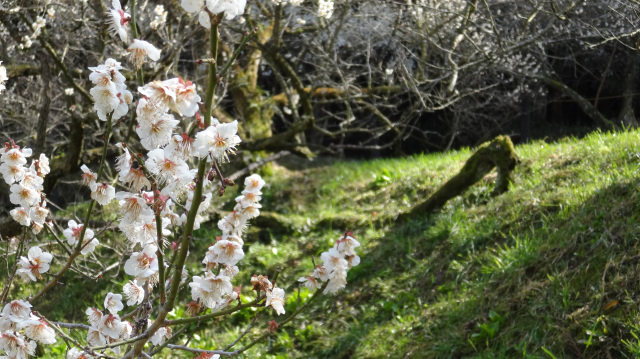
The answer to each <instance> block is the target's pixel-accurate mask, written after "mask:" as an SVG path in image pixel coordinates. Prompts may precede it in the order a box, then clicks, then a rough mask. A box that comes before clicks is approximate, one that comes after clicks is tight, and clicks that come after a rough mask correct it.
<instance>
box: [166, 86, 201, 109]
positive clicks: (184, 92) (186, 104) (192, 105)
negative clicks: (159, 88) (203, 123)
mask: <svg viewBox="0 0 640 359" xmlns="http://www.w3.org/2000/svg"><path fill="white" fill-rule="evenodd" d="M163 83H164V84H166V85H167V86H168V87H169V88H170V89H172V90H173V92H174V93H175V100H174V101H173V102H169V108H171V110H173V111H174V112H176V113H178V114H180V115H182V116H185V117H192V116H194V115H195V114H196V112H197V111H198V102H200V100H201V99H200V96H199V95H198V93H197V92H196V85H195V84H194V83H192V82H191V81H186V82H185V81H184V80H183V79H181V78H179V77H177V78H172V79H169V80H166V81H163Z"/></svg>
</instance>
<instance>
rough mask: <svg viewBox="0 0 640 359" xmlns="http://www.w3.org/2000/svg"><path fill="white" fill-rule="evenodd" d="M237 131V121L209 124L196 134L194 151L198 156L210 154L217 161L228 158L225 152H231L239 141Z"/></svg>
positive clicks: (202, 156)
mask: <svg viewBox="0 0 640 359" xmlns="http://www.w3.org/2000/svg"><path fill="white" fill-rule="evenodd" d="M237 132H238V121H233V122H231V123H221V124H218V125H212V126H209V127H207V128H206V129H205V130H204V131H200V132H198V133H197V134H196V140H195V141H194V143H193V149H194V152H195V153H196V154H197V155H198V156H199V157H200V158H204V157H207V156H209V155H210V156H211V157H213V158H214V159H216V160H218V161H224V160H228V157H227V154H228V153H230V152H231V153H233V152H234V151H235V148H236V146H237V145H239V144H240V142H241V140H240V137H239V136H238V135H237Z"/></svg>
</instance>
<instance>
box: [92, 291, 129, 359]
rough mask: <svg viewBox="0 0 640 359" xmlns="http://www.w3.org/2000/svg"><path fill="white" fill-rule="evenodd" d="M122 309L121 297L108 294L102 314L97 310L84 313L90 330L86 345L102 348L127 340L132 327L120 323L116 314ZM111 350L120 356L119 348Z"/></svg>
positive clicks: (122, 322)
mask: <svg viewBox="0 0 640 359" xmlns="http://www.w3.org/2000/svg"><path fill="white" fill-rule="evenodd" d="M123 308H124V305H123V304H122V295H120V294H113V293H108V294H107V296H106V297H105V299H104V312H102V311H100V310H99V309H97V308H87V310H86V311H85V313H86V315H87V318H88V321H89V325H90V328H89V330H88V332H87V343H88V344H89V345H91V346H102V345H107V344H111V343H114V342H118V341H121V340H125V339H128V338H129V336H131V332H132V331H133V327H132V326H131V323H129V322H128V321H122V320H121V319H120V316H119V315H118V312H119V311H121V310H122V309H123ZM112 350H113V351H114V352H115V353H116V354H120V347H119V346H115V347H113V348H112Z"/></svg>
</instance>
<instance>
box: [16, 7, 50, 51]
mask: <svg viewBox="0 0 640 359" xmlns="http://www.w3.org/2000/svg"><path fill="white" fill-rule="evenodd" d="M54 14H55V12H54ZM46 25H47V20H46V19H45V18H43V17H42V16H38V17H36V19H35V21H34V22H33V23H32V24H31V29H32V30H33V32H32V33H31V35H29V36H26V35H25V36H23V37H22V43H21V44H20V45H18V47H19V48H20V49H28V48H30V47H31V45H33V41H32V40H35V39H36V38H37V37H38V36H40V33H42V29H44V27H45V26H46Z"/></svg>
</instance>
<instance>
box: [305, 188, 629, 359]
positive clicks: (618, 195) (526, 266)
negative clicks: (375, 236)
mask: <svg viewBox="0 0 640 359" xmlns="http://www.w3.org/2000/svg"><path fill="white" fill-rule="evenodd" d="M639 184H640V180H638V179H634V180H632V181H630V182H623V183H616V184H613V185H610V186H608V187H605V188H602V189H600V190H597V191H596V192H594V193H593V194H592V196H591V197H590V198H588V199H587V200H585V201H583V202H582V203H580V204H579V205H574V206H571V207H568V208H567V207H566V206H564V207H563V206H562V205H561V204H560V205H558V203H556V202H557V201H556V200H555V199H553V198H549V201H550V203H549V205H548V206H547V205H545V203H542V204H541V205H538V206H535V207H524V206H515V205H511V204H510V203H509V202H510V201H514V200H515V199H517V197H518V196H519V195H522V194H518V193H511V194H509V195H507V196H503V197H501V198H498V199H496V202H494V203H488V204H487V205H486V207H487V208H486V209H484V210H486V211H489V212H491V211H492V212H493V213H494V214H495V215H494V216H489V215H486V216H481V217H480V218H478V219H475V218H469V222H468V223H464V224H461V223H459V219H460V218H461V217H460V216H458V214H460V213H461V212H463V211H462V210H461V209H456V208H452V207H448V208H445V210H444V211H443V212H440V213H435V214H433V215H431V216H429V217H427V218H423V219H414V220H412V221H411V222H409V223H407V224H405V225H401V226H399V227H395V228H391V229H390V230H389V231H388V232H387V235H386V236H385V237H384V238H380V239H379V240H378V241H377V242H376V243H375V244H373V245H371V244H370V245H369V246H368V248H367V252H368V253H366V254H363V256H362V257H363V261H362V263H361V265H360V266H359V267H356V268H354V269H352V271H351V272H350V274H349V287H350V288H351V289H350V293H348V294H344V295H342V296H341V297H340V298H339V301H340V300H344V301H345V302H346V303H347V305H348V306H350V307H352V308H354V311H355V312H352V314H350V315H347V316H346V317H344V318H342V320H344V321H345V324H344V325H342V326H341V327H340V326H336V329H338V328H341V329H342V330H344V332H342V334H340V335H334V336H333V338H332V339H331V343H330V344H329V347H328V348H326V349H323V350H322V351H314V352H315V356H317V357H332V358H349V357H387V356H388V355H391V356H393V357H398V358H399V357H415V358H463V357H478V358H480V357H482V358H485V357H486V358H510V357H525V358H542V357H549V356H548V354H547V353H546V351H548V352H549V353H552V354H553V355H555V356H556V357H558V358H568V357H581V358H606V357H621V356H622V355H624V353H625V352H626V348H625V346H624V345H623V344H622V342H621V340H623V339H624V340H630V339H633V337H632V336H631V334H630V332H631V330H632V329H633V327H632V326H631V324H630V323H633V322H637V321H638V320H640V316H639V315H638V313H637V308H636V304H635V303H636V302H637V301H638V300H639V299H640V281H638V280H637V277H638V274H639V273H640V257H639V256H638V255H637V253H638V251H639V250H640V246H638V244H637V237H638V234H639V233H640V228H639V226H638V225H637V223H640V218H638V216H639V214H640V211H639V210H640V197H639V195H638V191H637V189H638V185H639ZM551 202H553V203H551ZM551 204H553V205H551ZM479 211H483V209H479ZM506 212H509V213H506ZM500 213H502V214H504V216H503V217H504V219H509V218H511V219H512V220H509V222H503V221H501V218H500ZM460 227H464V228H463V229H460ZM461 232H462V233H461ZM492 312H493V313H496V314H497V315H498V317H499V318H501V319H500V320H495V319H494V318H495V317H493V318H492V317H491V316H490V313H492ZM496 323H497V324H496ZM542 348H544V350H543V349H542Z"/></svg>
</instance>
